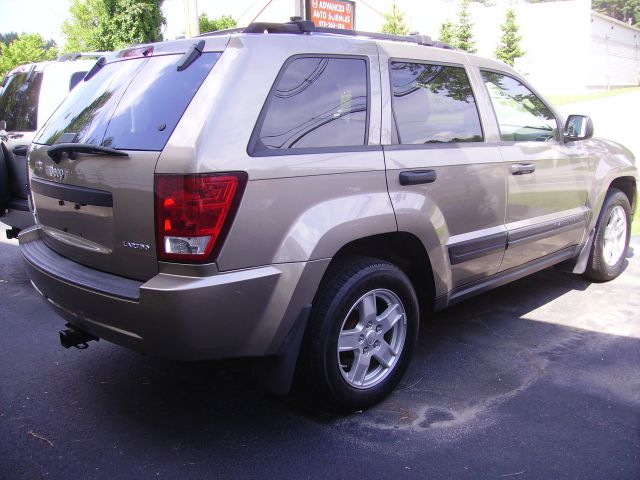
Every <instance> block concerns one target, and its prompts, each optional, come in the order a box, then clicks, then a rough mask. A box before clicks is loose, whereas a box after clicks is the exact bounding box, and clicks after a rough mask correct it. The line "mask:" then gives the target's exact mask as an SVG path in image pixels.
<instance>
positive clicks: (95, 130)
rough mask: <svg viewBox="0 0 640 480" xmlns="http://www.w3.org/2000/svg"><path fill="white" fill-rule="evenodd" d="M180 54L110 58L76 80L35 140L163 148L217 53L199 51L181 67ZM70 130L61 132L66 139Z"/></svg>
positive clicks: (134, 147)
mask: <svg viewBox="0 0 640 480" xmlns="http://www.w3.org/2000/svg"><path fill="white" fill-rule="evenodd" d="M181 57H182V55H164V56H157V57H150V58H135V59H128V60H119V61H116V62H112V63H108V64H106V65H105V66H104V67H102V68H101V69H100V70H99V71H98V72H97V73H96V74H95V75H94V76H93V77H92V78H91V79H89V80H88V81H86V82H80V83H79V84H78V85H77V86H76V87H75V88H74V89H73V90H72V91H71V93H70V94H69V96H68V97H67V99H66V100H65V101H64V102H63V103H62V105H61V106H60V107H59V108H58V109H57V110H56V111H55V112H54V114H53V115H52V116H51V118H50V119H49V121H48V122H47V123H46V125H45V126H44V128H43V129H42V131H41V132H40V134H39V135H38V136H37V138H36V140H35V142H36V143H42V144H46V145H52V144H55V143H57V142H59V141H61V137H62V135H64V134H71V135H72V136H74V137H73V138H74V142H77V143H91V144H96V145H102V146H106V147H112V148H117V149H121V150H152V151H153V150H155V151H160V150H162V149H163V148H164V146H165V145H166V143H167V141H168V140H169V137H170V136H171V134H172V133H173V130H174V129H175V127H176V125H177V124H178V121H179V120H180V118H181V117H182V114H183V113H184V111H185V110H186V108H187V106H188V105H189V103H190V102H191V99H192V98H193V96H194V95H195V93H196V92H197V91H198V89H199V88H200V85H201V84H202V82H203V81H204V79H205V78H206V77H207V75H208V74H209V72H210V71H211V68H212V67H213V65H214V64H215V63H216V61H217V60H218V58H219V57H220V53H203V54H201V55H200V56H199V57H198V58H197V59H196V60H195V61H194V62H193V63H192V64H191V65H189V66H188V67H187V68H186V69H184V70H182V71H178V70H177V64H178V61H179V59H180V58H181ZM67 138H69V136H67V135H65V139H67Z"/></svg>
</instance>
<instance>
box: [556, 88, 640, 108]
mask: <svg viewBox="0 0 640 480" xmlns="http://www.w3.org/2000/svg"><path fill="white" fill-rule="evenodd" d="M638 91H640V87H628V88H614V89H611V90H600V91H597V92H585V93H562V94H552V95H546V98H548V99H549V101H550V102H551V103H553V104H554V105H562V104H564V103H573V102H582V101H586V100H595V99H596V98H605V97H613V96H614V95H621V94H624V93H631V92H638Z"/></svg>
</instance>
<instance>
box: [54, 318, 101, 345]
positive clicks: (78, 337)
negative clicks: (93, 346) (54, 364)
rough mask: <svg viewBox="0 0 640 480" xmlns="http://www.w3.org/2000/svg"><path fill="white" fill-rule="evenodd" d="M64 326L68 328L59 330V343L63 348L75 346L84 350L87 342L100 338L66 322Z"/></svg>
mask: <svg viewBox="0 0 640 480" xmlns="http://www.w3.org/2000/svg"><path fill="white" fill-rule="evenodd" d="M66 326H67V327H69V328H67V329H66V330H61V331H60V344H61V345H62V346H63V347H64V348H69V347H76V348H78V349H80V350H84V349H85V348H89V344H88V343H87V342H90V341H92V340H95V341H98V340H100V339H99V338H98V337H94V336H93V335H91V334H89V333H87V332H83V331H82V330H78V329H76V328H74V327H73V326H72V325H70V324H68V323H67V325H66Z"/></svg>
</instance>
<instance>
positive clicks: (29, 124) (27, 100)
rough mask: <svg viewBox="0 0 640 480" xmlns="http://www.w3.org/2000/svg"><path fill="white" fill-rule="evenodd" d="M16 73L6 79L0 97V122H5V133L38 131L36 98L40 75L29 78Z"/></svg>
mask: <svg viewBox="0 0 640 480" xmlns="http://www.w3.org/2000/svg"><path fill="white" fill-rule="evenodd" d="M28 78H29V74H28V73H17V74H15V75H11V76H10V77H9V78H8V79H7V83H6V85H5V87H4V89H3V90H2V95H0V120H5V121H6V122H7V131H9V132H11V131H14V132H34V131H36V130H37V129H38V96H39V94H40V85H41V84H42V73H40V72H39V73H35V74H34V75H32V77H31V81H27V79H28Z"/></svg>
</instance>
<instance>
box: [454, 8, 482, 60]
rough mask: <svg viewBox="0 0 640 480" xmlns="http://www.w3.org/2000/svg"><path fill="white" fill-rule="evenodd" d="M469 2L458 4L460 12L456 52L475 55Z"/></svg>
mask: <svg viewBox="0 0 640 480" xmlns="http://www.w3.org/2000/svg"><path fill="white" fill-rule="evenodd" d="M469 3H471V2H470V1H469V0H462V2H460V12H459V14H458V32H457V40H458V41H457V44H456V45H455V47H456V48H457V49H458V50H462V51H463V52H468V53H476V51H477V50H476V42H475V40H474V39H473V23H471V15H470V14H469Z"/></svg>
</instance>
